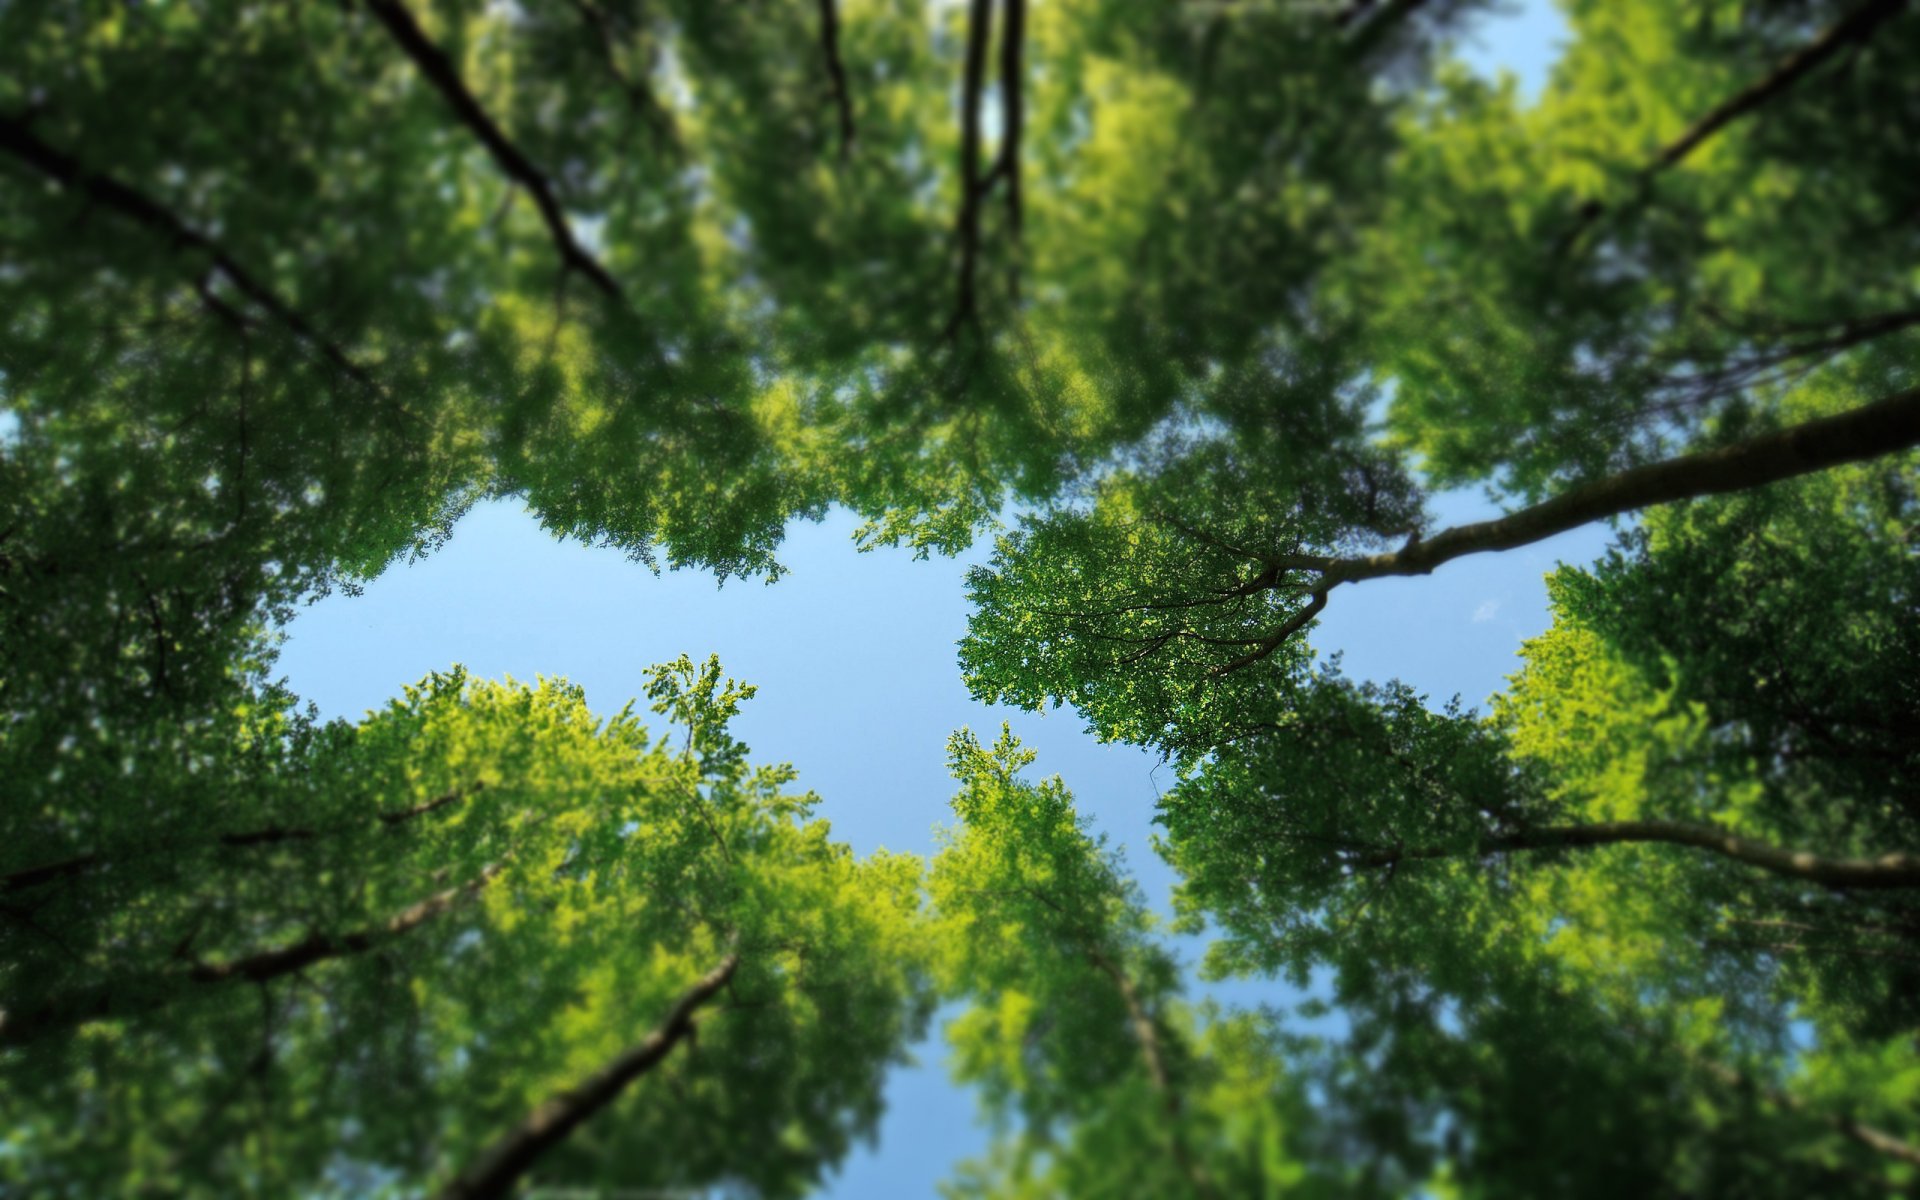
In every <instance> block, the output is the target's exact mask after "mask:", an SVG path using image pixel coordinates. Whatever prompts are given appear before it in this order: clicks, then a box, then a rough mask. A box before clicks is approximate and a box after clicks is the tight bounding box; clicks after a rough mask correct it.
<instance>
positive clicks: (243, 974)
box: [0, 863, 501, 1047]
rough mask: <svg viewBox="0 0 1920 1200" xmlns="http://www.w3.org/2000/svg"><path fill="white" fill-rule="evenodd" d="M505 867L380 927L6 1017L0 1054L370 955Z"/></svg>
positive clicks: (133, 982) (98, 990) (314, 937)
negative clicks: (212, 988) (190, 987)
mask: <svg viewBox="0 0 1920 1200" xmlns="http://www.w3.org/2000/svg"><path fill="white" fill-rule="evenodd" d="M500 871H501V867H500V865H499V864H497V863H496V864H492V865H489V866H488V867H486V868H485V869H483V870H482V871H481V872H480V874H479V875H478V876H476V877H475V878H473V879H472V880H469V881H468V882H466V883H464V884H462V885H460V886H459V887H454V888H448V889H447V890H446V891H443V892H439V893H436V894H435V895H432V896H429V897H427V898H426V899H425V900H422V901H420V902H419V903H417V904H412V905H409V906H408V907H406V908H404V909H402V910H400V911H399V912H398V913H395V914H394V915H393V916H392V917H389V918H388V919H387V920H385V921H382V922H381V923H379V924H378V925H370V926H367V927H365V928H362V929H354V930H349V931H347V932H346V933H341V934H327V933H312V934H308V935H307V936H306V937H304V938H301V939H300V940H299V941H296V942H290V943H288V944H287V945H284V946H276V947H273V948H271V949H267V950H259V951H255V952H254V953H252V954H247V955H243V956H241V957H240V958H234V959H228V960H227V961H225V962H196V963H193V964H192V965H190V966H188V967H186V968H185V969H184V970H172V971H163V972H156V973H155V974H154V975H152V976H149V977H147V978H145V979H122V980H120V981H119V982H118V983H117V984H115V983H108V984H101V985H97V986H95V987H90V988H82V989H79V990H76V991H73V992H68V993H66V994H64V995H60V996H56V997H54V998H53V999H52V1000H49V1001H47V1002H45V1003H43V1004H41V1005H40V1006H39V1007H38V1008H35V1009H32V1010H31V1011H28V1012H24V1013H15V1012H11V1011H0V1047H7V1046H20V1045H25V1044H27V1043H29V1042H32V1041H35V1040H37V1039H39V1038H41V1037H44V1036H45V1035H47V1034H50V1033H53V1032H56V1031H58V1030H61V1029H68V1028H72V1027H74V1026H77V1025H87V1024H91V1023H92V1022H94V1021H107V1020H122V1019H125V1018H128V1017H137V1016H141V1015H144V1014H145V1013H148V1012H152V1011H154V1010H155V1009H159V1008H163V1007H165V1006H166V1004H167V1002H168V1001H169V1000H170V999H171V998H172V994H173V991H172V989H173V988H174V987H175V986H176V985H179V984H222V983H232V982H235V981H246V982H249V983H266V982H268V981H269V980H273V979H278V978H280V977H282V976H284V975H292V974H295V973H297V972H300V971H303V970H305V969H306V968H308V967H310V966H312V965H314V964H315V963H319V962H325V961H326V960H328V959H331V958H344V957H347V956H349V955H354V954H362V953H365V952H366V951H368V950H371V949H374V948H375V947H377V946H381V945H384V944H385V943H387V942H389V941H392V940H393V939H394V938H397V937H401V936H403V935H405V934H407V933H411V932H412V931H413V930H415V929H418V928H419V927H420V926H422V925H425V924H426V923H427V922H429V921H431V920H433V919H434V918H435V917H437V916H439V915H440V914H442V913H444V912H446V911H447V910H448V909H450V908H452V907H453V906H454V905H456V904H458V903H459V902H460V901H462V900H464V899H466V898H467V897H469V896H472V895H475V894H477V893H478V892H480V891H481V889H483V888H485V887H486V886H487V885H488V884H489V883H491V882H493V880H494V878H495V877H496V876H498V875H499V874H500Z"/></svg>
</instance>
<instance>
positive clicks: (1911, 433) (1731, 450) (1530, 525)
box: [1220, 388, 1920, 672]
mask: <svg viewBox="0 0 1920 1200" xmlns="http://www.w3.org/2000/svg"><path fill="white" fill-rule="evenodd" d="M1914 446H1920V388H1912V389H1909V390H1907V391H1904V392H1900V393H1898V394H1896V395H1893V396H1888V397H1886V398H1885V399H1882V400H1876V401H1874V402H1873V403H1872V404H1866V405H1862V406H1861V407H1859V408H1856V409H1853V410H1852V411H1850V412H1844V413H1840V414H1837V415H1835V416H1831V417H1822V418H1820V419H1818V420H1814V421H1807V422H1804V423H1802V424H1799V425H1794V426H1791V427H1789V428H1787V429H1781V430H1776V431H1774V432H1772V433H1765V434H1761V435H1759V436H1757V437H1751V438H1748V439H1746V440H1744V441H1740V442H1735V443H1733V444H1732V445H1728V446H1722V447H1720V448H1718V449H1715V450H1703V451H1701V452H1699V453H1697V454H1687V455H1682V456H1680V457H1679V458H1671V459H1668V460H1666V461H1665V462H1657V463H1649V464H1648V465H1646V466H1643V467H1634V468H1631V469H1629V470H1625V471H1621V472H1619V473H1618V474H1615V475H1609V476H1607V477H1606V478H1604V479H1598V480H1595V481H1594V482H1592V483H1589V484H1585V485H1583V486H1580V487H1576V488H1574V489H1572V490H1571V491H1568V492H1565V493H1563V494H1561V495H1559V496H1555V497H1554V498H1552V499H1551V500H1544V501H1542V502H1540V503H1539V504H1535V505H1533V506H1531V507H1529V508H1523V509H1521V510H1520V511H1518V512H1514V513H1509V514H1507V515H1506V516H1504V517H1499V518H1496V519H1494V520H1491V521H1476V522H1474V523H1472V524H1470V525H1457V526H1455V527H1454V528H1452V529H1448V530H1445V531H1444V532H1442V533H1439V534H1437V535H1435V536H1434V537H1431V538H1428V539H1426V540H1424V541H1422V540H1419V539H1417V538H1416V539H1415V540H1411V541H1409V542H1408V543H1407V544H1406V545H1405V546H1403V547H1401V548H1400V549H1399V550H1396V551H1392V552H1390V553H1383V554H1369V555H1364V556H1361V557H1356V558H1334V557H1330V556H1323V555H1314V554H1289V555H1279V556H1274V557H1269V558H1264V559H1262V560H1261V562H1262V564H1263V566H1264V570H1262V571H1261V573H1260V574H1259V575H1257V576H1255V577H1254V578H1253V579H1252V580H1249V581H1248V582H1247V583H1246V584H1243V585H1242V586H1241V588H1240V589H1239V590H1238V591H1237V592H1236V594H1240V593H1244V592H1248V591H1259V590H1272V591H1286V590H1292V591H1298V592H1301V593H1305V594H1307V595H1309V596H1310V600H1309V602H1308V604H1307V605H1306V606H1305V608H1304V609H1302V610H1301V611H1300V612H1298V613H1296V614H1294V616H1292V617H1290V618H1288V620H1287V621H1286V622H1285V623H1284V624H1282V625H1281V626H1279V627H1278V628H1276V629H1275V630H1274V631H1273V632H1272V633H1270V634H1268V635H1266V636H1265V637H1263V638H1262V639H1261V640H1260V642H1259V643H1258V645H1256V646H1255V648H1254V649H1253V650H1251V651H1249V652H1248V653H1246V654H1243V655H1241V656H1240V657H1239V658H1236V659H1234V660H1233V661H1232V662H1231V663H1228V664H1227V665H1225V666H1224V667H1222V668H1220V670H1221V671H1223V672H1224V671H1232V670H1238V669H1240V668H1241V667H1245V666H1248V665H1249V664H1251V663H1254V662H1258V661H1259V660H1260V659H1263V658H1265V657H1267V656H1268V655H1269V654H1271V653H1272V652H1273V651H1274V650H1276V649H1278V648H1279V647H1280V645H1281V644H1283V643H1284V642H1285V641H1286V639H1287V638H1289V637H1291V636H1293V635H1294V634H1295V633H1298V632H1299V631H1300V630H1301V629H1302V628H1304V627H1305V625H1306V623H1307V622H1308V621H1310V620H1312V618H1313V617H1314V616H1315V615H1316V614H1318V613H1319V611H1320V610H1321V609H1322V608H1323V607H1325V605H1326V597H1327V593H1328V592H1329V591H1331V590H1332V589H1334V588H1336V587H1339V586H1340V585H1341V584H1343V583H1359V582H1363V581H1365V580H1368V579H1384V578H1387V577H1389V576H1397V575H1427V574H1430V573H1432V572H1433V571H1434V570H1435V569H1436V568H1438V567H1440V566H1442V565H1444V564H1446V563H1449V562H1451V561H1453V560H1454V559H1456V558H1464V557H1466V556H1467V555H1470V554H1484V553H1487V552H1489V551H1495V550H1512V549H1514V548H1516V547H1519V546H1526V545H1531V544H1532V543H1534V542H1538V541H1542V540H1544V539H1546V538H1550V537H1553V536H1555V535H1556V534H1561V533H1565V532H1567V531H1568V530H1571V529H1578V528H1580V527H1581V526H1583V525H1590V524H1593V523H1594V522H1596V521H1603V520H1606V519H1608V518H1611V517H1617V516H1623V515H1625V514H1627V513H1630V512H1636V511H1638V510H1640V509H1643V508H1648V507H1651V506H1653V505H1656V504H1671V503H1674V502H1676V501H1680V500H1692V499H1697V498H1699V497H1702V496H1716V495H1723V494H1725V493H1728V492H1741V491H1746V490H1748V489H1751V488H1757V487H1764V486H1765V485H1767V484H1770V483H1778V482H1780V481H1781V480H1784V479H1792V478H1794V477H1795V476H1799V475H1808V474H1812V473H1814V472H1816V471H1824V470H1826V469H1828V468H1829V467H1837V466H1842V465H1845V464H1847V463H1852V462H1862V461H1865V460H1867V459H1873V458H1879V457H1881V456H1882V455H1887V454H1893V453H1895V452H1898V451H1901V450H1907V449H1910V448H1912V447H1914ZM1300 573H1305V574H1308V575H1309V576H1310V577H1311V578H1310V579H1309V580H1308V581H1307V582H1305V583H1300V582H1298V581H1297V580H1295V578H1294V576H1295V575H1296V574H1300Z"/></svg>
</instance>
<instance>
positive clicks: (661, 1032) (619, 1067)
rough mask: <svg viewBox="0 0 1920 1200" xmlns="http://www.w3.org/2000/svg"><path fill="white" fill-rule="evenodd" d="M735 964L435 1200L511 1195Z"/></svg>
mask: <svg viewBox="0 0 1920 1200" xmlns="http://www.w3.org/2000/svg"><path fill="white" fill-rule="evenodd" d="M739 965H740V956H739V955H738V954H729V955H728V956H727V957H726V959H725V960H723V961H722V962H721V963H720V965H719V966H717V967H715V968H714V969H713V970H712V971H709V972H708V973H707V974H706V975H705V976H703V977H702V978H701V979H700V980H699V981H698V982H696V983H695V984H694V985H693V986H692V987H690V988H688V989H687V990H686V991H685V992H683V993H681V995H680V998H679V999H678V1000H676V1001H675V1002H674V1005H673V1007H672V1008H671V1009H669V1010H668V1011H667V1016H666V1019H665V1020H663V1021H662V1022H661V1023H660V1024H659V1026H658V1027H656V1028H655V1029H654V1031H653V1032H652V1033H650V1034H648V1035H647V1036H646V1038H645V1039H643V1040H642V1041H641V1042H639V1043H638V1044H637V1045H634V1046H632V1047H630V1048H628V1049H627V1050H625V1051H623V1052H622V1053H621V1054H620V1055H618V1056H617V1057H615V1058H614V1059H613V1060H612V1061H611V1062H609V1063H607V1064H606V1065H605V1066H604V1067H601V1068H600V1069H599V1070H598V1071H595V1072H594V1073H593V1074H591V1075H589V1076H587V1077H586V1078H585V1079H583V1080H581V1081H580V1082H579V1083H577V1084H575V1085H574V1086H573V1087H570V1088H568V1089H566V1090H565V1091H563V1092H560V1093H559V1094H558V1095H555V1096H553V1097H551V1098H550V1099H548V1100H546V1101H544V1102H543V1103H541V1104H540V1105H539V1107H537V1108H535V1109H534V1110H533V1111H532V1112H530V1113H528V1114H527V1115H526V1117H525V1118H524V1119H522V1120H521V1121H520V1122H519V1123H518V1124H516V1125H515V1126H514V1127H513V1128H512V1129H509V1130H508V1131H507V1132H506V1133H504V1134H502V1135H501V1136H500V1138H499V1139H498V1140H497V1141H495V1142H494V1143H493V1144H492V1145H491V1146H489V1147H487V1149H486V1150H484V1151H482V1152H481V1153H480V1155H479V1156H478V1157H477V1158H475V1159H474V1160H473V1162H471V1163H470V1164H468V1166H467V1168H466V1169H465V1170H463V1171H461V1172H460V1174H459V1175H458V1176H457V1177H456V1178H455V1179H454V1180H453V1182H452V1183H449V1184H448V1185H447V1186H446V1187H445V1188H444V1189H443V1190H442V1191H441V1192H440V1193H439V1200H498V1198H501V1197H505V1196H508V1195H510V1194H511V1193H512V1191H513V1189H514V1186H515V1185H516V1184H518V1183H519V1181H520V1179H521V1178H522V1177H523V1176H525V1175H526V1173H527V1172H528V1171H529V1170H531V1169H532V1168H533V1165H534V1163H535V1162H536V1161H538V1160H539V1158H540V1156H541V1155H543V1154H545V1153H546V1152H547V1151H549V1150H551V1149H553V1148H554V1147H555V1146H557V1145H559V1144H560V1143H561V1142H562V1141H564V1140H566V1138H567V1135H568V1134H570V1133H572V1132H573V1131H574V1130H575V1129H576V1128H578V1127H579V1125H580V1124H581V1122H583V1121H585V1120H587V1119H588V1118H589V1117H591V1116H593V1115H594V1114H595V1113H597V1112H599V1111H600V1110H601V1109H603V1108H605V1107H606V1106H607V1105H609V1104H611V1103H613V1101H614V1100H615V1099H617V1098H618V1097H619V1095H620V1093H621V1092H623V1091H625V1090H626V1088H627V1086H628V1085H629V1084H631V1083H632V1082H633V1081H634V1080H636V1079H638V1078H640V1077H641V1076H642V1075H645V1074H646V1073H647V1072H648V1071H650V1070H652V1069H653V1068H654V1067H655V1066H657V1065H658V1064H659V1063H660V1062H661V1060H663V1059H665V1058H666V1057H667V1055H668V1054H670V1053H672V1051H673V1048H674V1047H675V1046H677V1045H679V1044H680V1042H681V1041H682V1040H684V1039H685V1038H686V1037H687V1036H688V1035H689V1034H691V1033H692V1032H693V1025H694V1014H695V1013H696V1012H698V1010H699V1009H700V1007H701V1006H702V1005H704V1004H706V1003H707V1002H708V1001H709V1000H711V999H713V997H714V995H715V994H716V993H718V992H719V991H720V989H721V988H723V987H725V986H726V985H727V981H728V980H730V979H732V978H733V972H734V969H735V968H736V967H738V966H739Z"/></svg>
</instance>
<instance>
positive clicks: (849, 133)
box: [820, 0, 854, 162]
mask: <svg viewBox="0 0 1920 1200" xmlns="http://www.w3.org/2000/svg"><path fill="white" fill-rule="evenodd" d="M820 53H821V55H822V56H823V57H824V58H825V59H826V60H827V83H828V85H829V87H830V89H831V90H832V92H833V105H834V108H835V110H836V111H837V112H838V113H839V115H840V161H841V162H846V161H847V159H849V158H851V157H852V156H853V137H854V127H853V96H852V94H851V93H849V92H848V91H847V66H846V64H845V63H844V62H842V61H841V59H840V10H839V8H838V6H837V5H836V4H835V0H820Z"/></svg>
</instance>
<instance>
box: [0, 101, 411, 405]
mask: <svg viewBox="0 0 1920 1200" xmlns="http://www.w3.org/2000/svg"><path fill="white" fill-rule="evenodd" d="M0 150H5V151H6V152H7V153H9V154H11V155H13V156H14V157H15V158H17V159H19V160H20V161H22V162H24V163H26V164H27V165H28V166H31V167H33V168H34V169H35V170H37V171H39V172H40V173H41V174H43V175H45V176H47V177H48V178H50V179H53V180H56V181H57V182H58V183H59V184H60V185H61V186H62V187H64V188H68V189H71V190H73V191H76V192H79V193H81V194H82V195H84V196H86V197H87V198H88V199H90V200H92V201H93V202H94V203H96V204H100V205H102V206H104V207H106V208H110V209H112V210H113V211H115V212H117V213H119V214H120V215H121V216H124V217H127V218H129V219H131V220H132V221H134V222H135V223H136V224H140V225H144V226H145V227H146V228H148V229H149V230H151V231H153V232H154V233H157V234H159V235H160V236H161V237H163V238H165V239H166V240H167V241H168V242H169V243H171V244H172V245H173V247H174V248H176V249H179V250H189V251H193V252H195V253H198V254H202V255H205V256H206V259H207V261H208V263H209V265H210V266H211V268H212V269H213V270H214V271H217V272H219V273H220V274H221V275H224V276H226V278H227V282H229V283H231V284H232V285H233V287H234V290H235V291H238V292H239V293H240V294H241V295H243V296H245V297H246V298H247V299H248V300H251V301H252V302H253V303H254V304H256V305H258V306H259V307H260V309H261V310H262V311H264V312H266V313H267V314H268V315H269V316H271V317H272V318H273V319H274V320H275V321H276V322H278V323H279V324H280V325H281V326H282V327H283V328H285V329H286V330H287V331H288V332H289V333H291V334H293V335H294V336H295V337H296V338H298V339H299V340H301V341H303V342H305V343H307V344H308V345H309V346H312V347H313V348H314V349H315V350H316V351H318V352H319V353H320V355H321V357H323V358H325V359H326V360H327V361H328V362H330V363H332V364H333V365H334V366H335V367H337V368H339V369H340V371H341V372H342V373H343V374H345V375H347V376H348V377H349V378H351V379H353V380H355V381H356V382H358V383H361V384H363V385H366V386H368V387H371V386H372V385H373V381H372V379H371V378H370V377H369V376H368V375H367V372H366V371H365V369H364V368H362V367H361V366H360V365H359V364H357V363H355V362H354V361H353V360H352V359H350V358H348V357H347V355H346V352H345V351H343V350H342V349H340V347H338V346H336V345H334V344H333V343H332V342H330V341H328V340H327V339H326V338H324V337H322V336H321V335H320V333H319V331H318V330H316V329H315V328H314V326H313V324H312V322H310V321H308V320H307V319H306V318H305V317H303V316H301V315H300V313H299V312H297V311H295V310H294V308H293V307H292V306H291V305H289V304H288V303H287V302H286V301H285V300H282V299H281V298H280V297H279V295H277V294H276V293H275V292H274V290H273V289H272V288H270V287H268V286H267V285H266V284H265V283H263V282H262V281H261V280H260V279H258V278H256V277H255V276H254V275H253V274H252V273H251V272H249V271H248V270H247V269H246V268H244V267H242V266H241V265H240V264H239V263H238V262H236V261H235V260H234V258H233V256H232V255H231V254H229V253H228V252H227V250H226V249H225V248H224V247H222V246H221V245H220V244H219V243H218V242H215V241H214V240H213V239H212V238H210V237H208V236H207V235H206V234H204V233H201V232H200V231H199V230H197V229H194V228H193V227H192V226H190V225H188V224H187V223H186V222H185V221H183V220H182V219H181V218H179V217H178V216H176V215H174V214H173V213H172V212H171V211H169V210H168V209H166V208H165V207H163V206H162V205H161V204H159V203H158V202H157V201H155V200H153V199H152V198H150V197H148V196H147V195H145V194H144V193H142V192H139V191H136V190H135V189H133V188H132V187H129V186H128V185H127V184H124V183H122V182H120V181H119V180H117V179H114V178H113V177H111V176H109V175H101V174H96V173H94V172H92V171H89V170H87V169H86V168H85V167H84V166H82V165H81V163H80V161H79V160H78V159H76V158H74V157H72V156H71V155H68V154H65V153H63V152H61V151H59V150H56V149H54V148H53V147H52V146H50V145H48V144H47V143H46V142H44V141H42V140H41V139H40V138H39V137H38V136H37V135H35V134H34V132H33V131H32V130H31V129H29V128H28V127H27V123H26V122H25V121H22V120H19V119H17V118H14V117H6V116H0ZM202 279H203V281H204V277H202ZM200 291H201V295H202V296H203V297H205V298H207V299H208V301H209V307H210V308H212V310H213V311H214V313H215V314H216V315H218V316H220V317H221V318H222V319H223V320H227V321H229V322H232V321H234V320H236V319H240V318H239V314H237V313H235V312H234V311H233V310H232V308H231V307H230V306H228V305H226V304H225V303H224V302H221V301H218V300H217V299H214V298H213V297H212V296H211V293H209V292H208V291H207V290H206V289H205V287H204V286H202V287H201V288H200Z"/></svg>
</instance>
